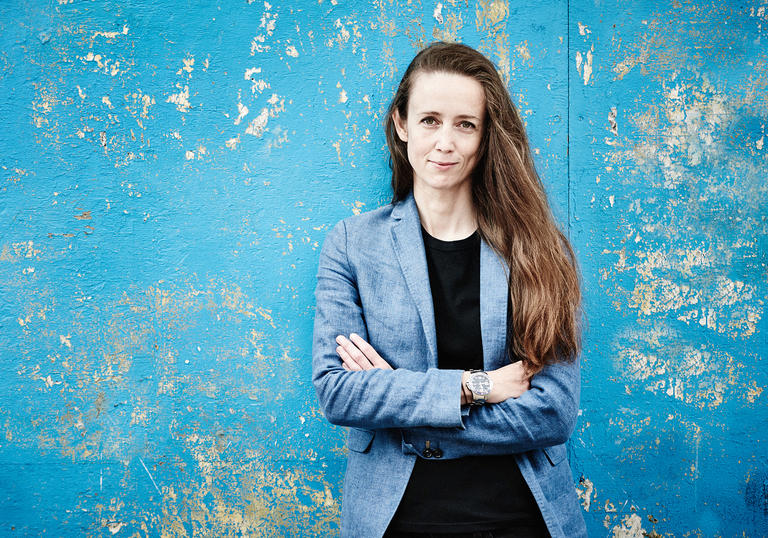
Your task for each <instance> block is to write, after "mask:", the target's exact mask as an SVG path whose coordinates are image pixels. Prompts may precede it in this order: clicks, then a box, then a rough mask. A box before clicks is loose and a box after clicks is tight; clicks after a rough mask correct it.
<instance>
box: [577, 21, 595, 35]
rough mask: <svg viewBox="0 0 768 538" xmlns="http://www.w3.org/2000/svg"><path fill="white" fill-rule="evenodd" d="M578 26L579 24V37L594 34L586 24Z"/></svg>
mask: <svg viewBox="0 0 768 538" xmlns="http://www.w3.org/2000/svg"><path fill="white" fill-rule="evenodd" d="M578 24H579V35H587V34H591V33H592V30H590V29H589V28H587V25H586V24H581V23H578Z"/></svg>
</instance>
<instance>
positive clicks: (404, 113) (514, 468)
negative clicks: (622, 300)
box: [313, 43, 586, 537]
mask: <svg viewBox="0 0 768 538" xmlns="http://www.w3.org/2000/svg"><path fill="white" fill-rule="evenodd" d="M386 131H387V133H386V134H387V144H388V146H389V150H390V154H391V159H392V188H393V191H394V201H393V203H392V204H390V205H388V206H385V207H382V208H379V209H377V210H375V211H371V212H368V213H365V214H362V215H358V216H353V217H350V218H348V219H345V220H343V221H341V222H340V223H338V224H337V225H336V226H335V227H334V228H333V230H332V231H331V232H330V233H329V235H328V237H327V238H326V240H325V243H324V245H323V249H322V253H321V255H320V265H319V270H318V283H317V290H316V300H317V310H316V317H315V332H314V344H313V381H314V384H315V387H316V389H317V394H318V398H319V400H320V404H321V406H322V409H323V412H324V413H325V415H326V417H327V418H328V420H329V421H330V422H332V423H334V424H340V425H344V426H349V427H350V430H349V434H348V437H347V447H348V449H349V454H348V461H347V471H346V476H345V481H344V500H343V503H342V522H341V526H342V532H341V534H342V536H350V537H380V536H387V537H404V536H408V537H411V536H413V537H417V536H444V535H445V536H455V537H458V536H473V537H474V536H494V537H501V536H547V535H552V536H568V537H572V536H584V535H586V529H585V526H584V520H583V518H582V515H581V511H580V507H579V504H578V502H577V498H576V494H575V490H574V486H573V478H572V475H571V470H570V467H569V465H568V461H567V459H566V457H565V456H566V448H565V445H564V444H563V443H565V442H566V441H567V439H568V437H569V436H570V435H571V433H572V431H573V429H574V426H575V422H576V417H577V413H578V405H579V404H578V401H579V364H578V353H579V347H580V338H579V336H580V333H579V320H580V291H579V281H578V275H577V270H576V267H575V261H574V256H573V251H572V249H571V247H570V245H569V243H568V240H567V239H566V238H565V236H564V235H563V234H562V233H561V232H560V231H559V230H558V229H557V227H556V225H555V223H554V220H553V218H552V213H551V210H550V208H549V206H548V203H547V200H546V196H545V193H544V189H543V187H542V185H541V181H540V180H539V178H538V175H537V174H536V171H535V169H534V164H533V159H532V157H531V151H530V148H529V145H528V141H527V138H526V134H525V129H524V127H523V123H522V121H521V119H520V117H519V115H518V113H517V111H516V109H515V107H514V105H513V104H512V102H511V100H510V98H509V94H508V93H507V90H506V88H505V87H504V84H503V83H502V81H501V79H500V78H499V76H498V73H497V72H496V69H495V68H494V66H493V64H492V63H491V62H490V61H488V60H487V59H486V58H485V57H484V56H482V55H481V54H480V53H478V52H477V51H475V50H473V49H471V48H469V47H467V46H464V45H460V44H447V43H434V44H432V45H430V46H429V47H427V48H426V49H424V50H422V51H421V52H420V53H419V54H418V55H416V57H415V58H414V59H413V61H412V62H411V64H410V66H409V67H408V69H407V70H406V72H405V74H404V76H403V79H402V81H401V82H400V86H399V88H398V90H397V93H396V95H395V97H394V99H393V101H392V104H391V105H390V108H389V112H388V115H387V119H386Z"/></svg>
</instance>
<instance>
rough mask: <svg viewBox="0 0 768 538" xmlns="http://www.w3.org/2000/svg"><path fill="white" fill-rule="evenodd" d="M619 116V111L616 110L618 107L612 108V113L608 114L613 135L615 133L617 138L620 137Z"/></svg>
mask: <svg viewBox="0 0 768 538" xmlns="http://www.w3.org/2000/svg"><path fill="white" fill-rule="evenodd" d="M617 114H618V111H617V110H616V107H615V106H612V107H611V110H610V112H608V123H609V124H610V125H611V133H613V134H614V135H616V136H618V135H619V126H618V124H617V123H616V115H617Z"/></svg>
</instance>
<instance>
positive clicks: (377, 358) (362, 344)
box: [349, 333, 392, 370]
mask: <svg viewBox="0 0 768 538" xmlns="http://www.w3.org/2000/svg"><path fill="white" fill-rule="evenodd" d="M349 339H350V340H351V341H352V343H354V344H355V346H357V348H358V349H359V350H360V351H362V353H363V355H365V356H366V358H367V359H368V360H369V361H370V362H371V364H373V366H374V367H376V368H381V369H382V370H391V369H392V367H391V366H390V365H389V363H388V362H387V361H385V360H384V359H382V358H381V355H379V352H378V351H376V350H375V349H374V348H373V346H372V345H371V344H369V343H368V342H366V341H365V340H363V338H362V337H361V336H360V335H359V334H355V333H352V334H350V335H349Z"/></svg>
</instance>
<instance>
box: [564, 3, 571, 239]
mask: <svg viewBox="0 0 768 538" xmlns="http://www.w3.org/2000/svg"><path fill="white" fill-rule="evenodd" d="M565 24H566V33H565V49H566V50H565V73H566V91H567V92H568V95H567V96H566V100H565V102H566V113H565V129H566V133H565V163H566V165H565V175H566V180H567V181H568V196H567V197H568V199H567V200H566V213H567V217H566V221H567V227H568V239H570V238H571V0H566V22H565Z"/></svg>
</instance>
